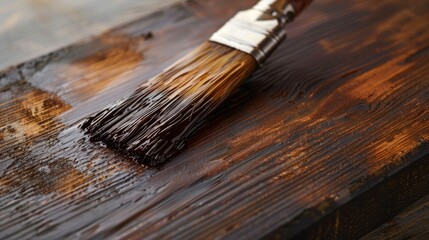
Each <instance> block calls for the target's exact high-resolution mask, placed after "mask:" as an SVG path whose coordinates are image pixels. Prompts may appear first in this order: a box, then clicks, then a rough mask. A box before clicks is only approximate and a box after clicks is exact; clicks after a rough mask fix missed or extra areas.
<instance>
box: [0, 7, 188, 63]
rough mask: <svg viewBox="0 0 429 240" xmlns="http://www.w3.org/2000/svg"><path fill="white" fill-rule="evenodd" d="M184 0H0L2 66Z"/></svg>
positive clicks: (19, 61)
mask: <svg viewBox="0 0 429 240" xmlns="http://www.w3.org/2000/svg"><path fill="white" fill-rule="evenodd" d="M181 1H183V0H162V1H160V0H108V1H105V0H0V69H4V68H5V67H8V66H11V65H15V64H18V63H21V62H24V61H26V60H29V59H32V58H34V57H37V56H40V55H42V54H46V53H48V52H51V51H53V50H55V49H58V48H61V47H64V46H66V45H68V44H70V43H73V42H75V41H76V40H80V39H82V38H86V37H89V36H93V35H96V34H99V33H100V32H103V31H106V30H108V29H110V28H112V27H113V26H117V25H120V24H124V23H126V22H129V21H132V20H133V19H137V18H140V17H143V16H145V15H148V14H150V13H153V12H155V11H158V10H160V9H162V8H165V7H167V6H169V5H172V4H175V3H178V2H181Z"/></svg>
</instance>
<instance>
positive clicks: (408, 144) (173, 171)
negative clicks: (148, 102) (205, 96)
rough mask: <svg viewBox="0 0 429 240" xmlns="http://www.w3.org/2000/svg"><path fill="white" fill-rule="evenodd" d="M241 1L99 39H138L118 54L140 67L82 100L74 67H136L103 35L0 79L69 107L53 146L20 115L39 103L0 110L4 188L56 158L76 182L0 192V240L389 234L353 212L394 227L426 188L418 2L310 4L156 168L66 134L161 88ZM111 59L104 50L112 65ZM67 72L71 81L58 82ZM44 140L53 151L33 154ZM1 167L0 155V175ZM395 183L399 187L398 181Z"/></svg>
mask: <svg viewBox="0 0 429 240" xmlns="http://www.w3.org/2000/svg"><path fill="white" fill-rule="evenodd" d="M253 3H254V1H250V0H249V1H234V2H231V1H226V0H225V1H223V0H222V1H199V0H198V1H193V3H191V4H190V5H180V6H176V7H174V8H171V9H167V10H165V11H164V12H163V14H156V15H153V16H150V17H147V18H145V19H141V20H139V21H137V22H135V23H130V24H129V25H125V26H122V27H120V28H119V29H117V30H114V31H112V32H110V33H109V34H111V35H113V36H116V35H119V36H123V37H124V39H129V38H133V37H138V36H141V35H144V34H145V33H147V32H149V31H150V32H153V36H154V37H153V38H152V39H147V40H144V41H141V42H140V43H137V44H134V45H133V44H130V45H131V46H138V48H137V49H139V50H138V51H137V52H139V53H144V58H143V59H142V61H140V62H139V63H138V64H137V65H133V64H135V63H132V64H130V65H127V64H125V65H118V66H119V67H121V66H122V67H123V68H122V67H121V68H122V69H124V70H125V71H126V72H127V74H118V75H116V73H115V71H111V70H107V69H106V71H111V72H110V73H109V74H112V75H116V77H117V78H116V79H115V80H112V81H110V80H109V81H108V82H106V84H104V83H103V79H98V80H96V81H94V83H93V84H96V83H97V82H99V81H100V84H101V85H103V87H102V88H100V91H95V92H94V93H93V94H92V93H91V91H88V92H87V93H86V94H85V95H79V92H80V91H82V90H83V89H84V88H83V86H85V79H92V78H91V76H88V75H90V74H91V71H92V70H94V71H97V72H99V73H100V74H101V71H102V70H101V69H100V70H98V69H97V68H92V70H91V71H88V70H89V68H86V67H84V66H82V64H80V63H78V64H76V63H77V62H79V59H86V60H84V61H83V62H86V61H88V59H97V60H94V61H92V60H90V61H89V63H90V64H91V65H93V64H97V63H100V62H101V63H106V65H105V68H108V66H109V64H107V62H108V60H105V58H104V57H107V56H112V57H115V56H130V57H131V58H132V59H134V58H133V57H132V56H134V53H131V52H128V51H129V49H128V50H127V48H125V47H124V48H123V47H120V46H122V45H121V43H120V42H121V40H115V37H112V38H113V40H109V41H110V42H109V43H106V44H103V43H102V42H103V41H102V40H100V39H99V38H103V36H99V37H98V38H96V39H92V40H88V41H86V42H83V43H78V44H76V45H73V46H71V47H70V48H68V50H67V51H62V52H61V51H60V53H61V54H63V55H61V54H57V55H55V54H54V55H51V56H52V57H50V58H41V59H40V65H39V67H37V68H36V67H28V68H26V67H24V66H35V65H36V64H34V62H33V65H28V64H29V63H27V65H25V64H24V65H22V66H20V67H17V68H15V69H11V70H10V71H9V72H7V73H5V74H4V75H3V78H2V81H3V80H4V81H3V82H9V83H10V82H13V81H15V80H16V79H20V80H24V81H26V82H29V83H31V84H32V86H34V87H37V88H39V89H42V90H43V91H44V92H45V95H43V94H42V96H46V92H51V93H55V94H56V95H57V96H58V97H59V98H60V99H62V102H66V103H67V105H68V106H69V107H68V108H69V110H68V111H67V112H63V113H60V115H59V116H57V117H56V118H55V119H56V121H57V122H58V123H59V124H60V125H62V127H61V129H60V131H58V132H57V131H56V130H55V128H52V127H45V126H49V123H48V124H47V125H44V123H43V121H45V120H46V119H50V118H51V117H47V118H46V117H43V116H40V115H38V114H35V116H34V117H30V116H28V115H32V114H33V113H39V112H40V109H42V108H43V106H44V105H46V106H50V105H52V104H50V103H48V102H47V103H46V104H44V103H43V101H35V102H37V104H36V106H34V107H32V108H30V110H25V112H22V108H21V107H14V106H18V105H14V104H12V102H9V103H6V104H5V105H2V109H6V108H9V107H10V108H9V110H8V111H7V112H5V110H1V111H2V113H3V114H2V115H0V126H1V127H3V126H5V124H4V123H13V122H17V123H20V124H22V123H21V122H20V121H23V122H24V125H25V126H27V128H18V127H17V126H18V125H16V126H14V125H11V127H12V128H14V129H16V132H15V133H13V134H12V135H10V133H9V130H8V129H7V128H2V129H3V130H2V138H3V139H5V136H6V139H7V140H6V143H3V141H2V142H1V146H2V147H1V150H2V153H4V152H9V153H10V152H13V150H12V149H13V148H15V147H16V148H25V149H26V151H27V152H24V151H23V150H21V151H17V152H21V153H22V154H20V155H19V156H18V155H17V156H15V157H14V155H13V154H12V155H11V156H12V157H14V159H20V160H19V161H21V165H17V166H20V168H18V169H17V168H10V169H8V174H9V176H12V175H13V174H17V173H22V172H19V169H26V167H28V168H29V169H31V166H33V163H36V162H38V163H40V164H42V163H43V164H45V165H46V164H50V163H52V162H55V161H57V160H58V159H66V160H62V161H67V164H70V165H72V166H73V167H74V168H75V169H77V171H79V172H81V173H82V174H84V175H85V176H86V177H83V179H86V181H85V182H79V181H76V184H74V185H72V187H71V188H70V190H67V191H66V193H64V192H60V191H59V190H58V192H55V191H53V192H51V193H48V194H44V193H37V192H36V191H32V190H31V189H32V188H25V189H27V190H28V191H26V190H24V191H21V190H20V188H19V187H16V189H15V192H9V191H6V192H4V194H2V195H1V196H0V197H1V199H2V200H3V202H5V203H7V205H4V206H2V207H1V208H0V209H1V210H0V216H1V217H0V219H1V220H0V232H1V234H2V236H7V237H14V238H31V237H34V236H35V235H37V234H39V237H41V238H62V237H65V236H69V237H75V238H79V237H82V238H90V237H99V238H103V237H110V238H115V237H118V238H119V237H123V238H142V237H144V238H149V239H150V238H152V239H153V238H171V237H175V238H185V237H186V238H193V237H194V238H197V237H200V238H211V237H219V238H221V237H229V238H233V239H235V238H239V237H240V238H246V237H249V238H250V237H252V238H259V237H262V236H264V235H266V234H268V233H271V232H272V231H274V230H275V229H277V230H279V229H280V228H278V227H280V226H287V231H285V232H281V233H283V235H282V237H292V236H294V235H296V234H299V233H302V232H303V231H304V229H307V227H312V229H313V230H314V229H316V231H315V232H316V233H317V230H318V229H326V230H327V231H328V230H329V232H325V233H323V234H327V235H326V236H332V235H334V236H335V237H338V236H347V235H346V234H352V235H350V236H355V237H357V236H361V235H363V234H365V233H366V232H367V231H369V229H371V228H373V227H376V225H377V224H379V223H380V222H381V221H384V220H386V219H385V218H376V217H374V218H371V219H366V217H365V216H366V215H365V214H370V213H372V212H374V213H377V212H381V213H383V212H389V214H387V215H385V216H392V213H393V212H394V211H393V210H392V209H396V210H399V209H400V208H403V207H404V206H405V205H407V204H408V202H407V200H410V199H413V198H414V197H416V196H417V195H416V194H415V193H416V192H420V193H421V194H424V193H425V192H427V189H426V188H425V187H426V186H425V185H424V184H425V183H426V182H427V181H421V179H425V176H427V174H425V173H427V171H424V170H425V169H426V168H425V167H427V164H426V165H425V163H426V162H427V161H425V158H423V156H425V155H427V154H428V148H427V142H428V140H429V129H428V127H429V126H428V125H427V122H428V121H429V109H428V107H427V106H428V105H429V104H428V102H429V98H428V97H429V95H428V94H427V89H429V86H428V84H429V82H428V81H427V76H428V75H429V72H428V68H427V56H428V54H427V53H428V52H427V51H426V50H425V49H426V48H427V42H428V40H429V35H428V34H427V31H425V29H427V28H428V23H429V21H428V19H427V18H428V16H429V15H428V14H427V11H428V8H427V2H426V1H424V0H416V1H413V4H409V3H408V2H404V1H398V0H388V1H377V2H374V1H369V0H367V1H361V0H359V1H358V0H355V1H339V0H334V1H323V0H321V1H316V2H315V3H314V5H312V6H311V7H310V8H309V9H308V11H306V12H304V13H303V15H302V16H301V17H300V18H299V19H297V20H296V22H295V23H293V24H292V25H290V26H289V28H288V33H289V38H288V40H287V41H286V42H285V43H284V44H283V45H281V46H280V47H279V48H278V49H277V51H276V52H275V53H274V54H273V55H272V56H271V58H270V59H269V60H268V61H267V62H266V64H265V65H264V66H263V67H262V68H261V69H259V70H258V71H257V72H255V74H254V75H253V76H252V77H251V78H250V79H249V80H248V81H247V82H246V83H244V85H243V86H242V87H241V88H240V89H239V90H238V91H237V93H236V94H234V95H233V96H232V98H230V99H229V100H227V102H226V103H224V104H223V106H222V109H221V111H218V112H216V114H214V115H212V116H211V120H210V123H209V124H208V125H207V127H206V128H204V129H203V130H202V131H201V132H200V133H198V134H197V135H196V136H195V137H194V138H193V139H192V140H191V144H190V146H189V147H188V148H187V149H186V150H185V151H184V152H183V153H181V154H179V155H178V156H177V157H175V158H173V159H172V161H170V162H168V163H167V164H165V165H164V166H162V167H161V168H160V169H153V168H145V167H142V166H140V165H136V164H133V163H132V162H130V161H129V159H127V158H125V157H124V156H122V155H120V154H117V153H114V152H111V151H109V150H108V149H105V148H102V147H99V146H97V145H95V144H91V143H90V142H88V141H87V139H85V137H84V135H83V134H82V133H81V132H80V131H79V130H78V129H77V128H76V123H78V122H79V121H80V120H81V119H83V118H84V117H86V116H87V115H89V114H90V113H93V112H96V111H97V110H99V109H101V108H102V107H104V106H106V104H107V103H110V102H112V101H115V100H116V99H118V98H120V97H122V96H125V95H126V94H128V93H130V92H132V91H133V90H135V89H136V88H137V87H138V86H140V85H141V84H143V83H144V82H145V81H146V79H150V78H151V77H153V76H155V75H157V74H159V73H160V72H161V70H163V69H164V68H165V67H167V66H168V65H170V64H172V63H173V62H174V61H176V60H177V59H179V58H180V57H182V56H184V55H185V54H186V53H188V52H189V51H190V49H192V48H193V47H194V46H197V45H198V44H200V43H202V42H203V41H205V40H206V39H207V37H209V36H210V34H211V33H212V32H213V31H214V30H215V29H216V28H217V27H219V26H220V25H221V24H222V23H223V22H224V21H226V20H227V18H228V17H230V16H231V15H232V14H234V13H235V12H236V11H238V10H240V9H243V8H245V7H248V6H251V5H252V4H253ZM120 38H121V37H120ZM125 41H127V40H124V45H127V44H126V43H125ZM137 42H138V41H137ZM172 43H174V44H172ZM116 44H118V45H116ZM111 46H116V47H111ZM109 48H111V49H116V50H115V51H114V52H113V53H111V55H109V51H110V50H108V49H109ZM116 51H119V52H123V53H119V52H116ZM130 51H136V50H135V49H134V48H132V49H131V50H130ZM91 56H99V57H97V58H91ZM100 56H101V57H100ZM135 59H137V58H135ZM135 59H134V60H132V61H130V62H133V61H135ZM35 62H36V63H37V61H35ZM81 63H82V62H81ZM129 66H135V67H132V68H129ZM73 67H75V69H76V68H77V69H83V70H84V71H80V73H82V74H84V75H72V74H62V73H70V71H72V68H73ZM25 69H30V70H29V71H28V72H26V70H25ZM78 72H79V71H78ZM16 76H18V77H19V78H18V77H16ZM105 76H106V78H107V77H108V76H107V75H105ZM15 77H16V78H15ZM14 79H15V80H14ZM12 80H13V81H12ZM115 82H118V83H120V84H115ZM93 84H92V83H91V86H92V85H93ZM70 86H73V88H71V87H70ZM16 88H17V87H16V86H10V85H9V87H8V90H5V91H1V94H0V102H1V103H3V102H6V101H8V100H6V99H8V98H10V99H13V98H14V96H16V97H19V96H24V95H25V94H27V93H29V92H31V91H30V90H31V89H30V90H28V91H24V92H20V91H17V89H16ZM48 95H50V94H48ZM73 96H76V97H73ZM43 98H45V97H43ZM34 99H37V98H34ZM30 103H31V102H30ZM30 103H28V104H30ZM54 105H55V104H54ZM6 113H7V114H6ZM58 113H59V112H58ZM53 115H55V114H51V115H50V116H53ZM21 118H22V119H27V120H21ZM27 121H28V124H27ZM34 121H36V122H37V123H36V124H34V123H35V122H34ZM39 121H42V122H39ZM48 122H49V121H48ZM28 126H30V127H28ZM53 126H57V125H55V124H54V125H53ZM22 129H30V130H31V131H30V130H29V131H21V130H22ZM5 133H6V135H5ZM34 133H36V134H34ZM19 134H22V135H24V134H29V135H31V134H33V135H31V136H34V137H35V139H37V140H32V138H25V141H24V142H20V140H19V139H23V138H20V137H18V136H21V135H19ZM48 135H49V136H52V138H51V140H50V141H51V144H50V145H49V144H45V141H48V139H50V138H49V137H48ZM11 136H12V137H11ZM23 144H24V145H23ZM46 146H49V147H46ZM42 150H45V152H43V151H42ZM30 153H31V154H30ZM10 159H11V158H10V156H9V155H6V154H2V155H1V163H2V165H1V167H2V169H4V166H7V165H8V164H6V163H9V164H10ZM3 164H5V165H3ZM43 164H42V166H45V165H43ZM67 166H68V165H67ZM407 166H415V167H411V168H408V167H407ZM52 168H53V169H60V167H57V168H55V167H52ZM65 168H66V169H69V171H71V172H75V173H76V174H75V175H74V176H76V177H77V178H79V174H77V172H76V171H74V170H72V169H71V168H69V167H65ZM402 170H403V172H404V173H405V174H398V173H399V172H401V171H402ZM10 174H12V175H10ZM386 176H388V177H387V178H386ZM401 176H402V177H401ZM70 179H74V177H70ZM389 179H390V180H389ZM413 179H420V180H416V181H418V184H417V183H416V182H414V180H413ZM391 180H392V181H391ZM0 182H1V184H5V182H4V180H1V181H0ZM383 189H384V190H383ZM395 189H401V190H400V191H395ZM381 190H383V194H381V195H380V194H379V191H381ZM23 196H25V197H23ZM365 196H366V197H365ZM387 197H391V198H389V199H387ZM386 200H389V201H386ZM29 202H31V204H29ZM359 202H361V203H369V204H365V205H360V204H359ZM371 203H377V204H371ZM387 203H394V204H397V205H389V204H387ZM353 209H354V210H353ZM351 210H353V211H355V212H357V213H362V214H363V215H359V216H361V217H359V218H355V219H352V220H354V221H357V222H354V223H355V224H352V225H353V226H361V227H359V228H349V227H347V226H348V224H349V223H351V222H353V221H350V214H352V213H353V214H354V213H355V212H351ZM396 210H395V211H396ZM307 212H309V213H308V214H306V213H307ZM368 216H370V215H368ZM325 217H326V218H325ZM323 219H325V220H326V221H325V220H323ZM319 220H320V221H319ZM255 226H258V227H255ZM313 227H314V228H313ZM309 233H314V232H313V231H309ZM336 233H338V235H337V234H336Z"/></svg>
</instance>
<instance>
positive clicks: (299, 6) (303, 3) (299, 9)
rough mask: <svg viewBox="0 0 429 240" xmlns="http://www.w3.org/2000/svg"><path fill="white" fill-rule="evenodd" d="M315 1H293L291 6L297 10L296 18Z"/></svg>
mask: <svg viewBox="0 0 429 240" xmlns="http://www.w3.org/2000/svg"><path fill="white" fill-rule="evenodd" d="M311 2H313V0H291V4H292V5H293V7H294V9H295V17H297V16H298V15H299V14H301V12H302V11H303V10H304V9H305V8H306V7H308V5H310V3H311Z"/></svg>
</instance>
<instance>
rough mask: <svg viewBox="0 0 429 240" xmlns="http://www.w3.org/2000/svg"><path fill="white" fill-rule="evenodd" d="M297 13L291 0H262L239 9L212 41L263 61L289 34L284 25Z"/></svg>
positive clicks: (260, 61) (211, 38)
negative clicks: (246, 7) (248, 7)
mask: <svg viewBox="0 0 429 240" xmlns="http://www.w3.org/2000/svg"><path fill="white" fill-rule="evenodd" d="M293 16H294V9H293V7H292V5H291V4H290V3H289V0H261V1H259V2H258V3H257V4H256V5H255V6H253V8H251V9H249V10H245V11H240V12H238V13H237V14H236V15H235V16H234V17H233V18H231V19H230V20H229V21H228V22H227V23H225V25H224V26H223V27H222V28H220V29H219V30H218V31H217V32H215V33H214V34H213V35H212V36H211V37H210V41H212V42H217V43H220V44H223V45H226V46H229V47H232V48H235V49H237V50H240V51H243V52H246V53H248V54H250V55H252V56H253V57H254V58H255V59H256V61H257V62H258V63H262V62H263V61H264V60H265V59H266V58H267V57H268V56H269V55H270V53H271V52H272V51H273V50H274V49H275V48H276V47H277V46H278V45H279V44H280V42H281V41H282V40H283V39H284V38H285V37H286V30H285V29H284V26H285V25H286V23H288V22H289V21H291V20H292V19H293Z"/></svg>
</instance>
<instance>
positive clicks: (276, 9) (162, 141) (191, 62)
mask: <svg viewBox="0 0 429 240" xmlns="http://www.w3.org/2000/svg"><path fill="white" fill-rule="evenodd" d="M310 2H311V0H261V1H259V2H258V3H257V4H256V5H255V6H254V7H253V8H251V9H248V10H245V11H240V12H238V13H237V14H236V15H235V16H234V17H233V18H231V19H230V20H229V21H228V22H227V23H226V24H225V25H224V26H223V27H222V28H220V29H219V30H218V31H217V32H215V33H214V34H213V35H212V36H211V37H210V39H209V41H207V42H204V43H203V44H202V45H200V46H199V47H197V48H196V49H195V50H193V51H192V52H190V53H189V54H187V55H186V56H185V57H183V58H182V59H180V60H178V61H177V62H176V63H174V64H173V65H172V66H170V67H169V68H167V69H166V70H164V71H163V72H162V73H160V74H159V75H158V76H156V77H154V78H152V79H151V80H149V81H148V82H147V83H145V84H143V85H142V86H140V87H139V88H138V89H137V90H136V91H135V92H134V93H132V94H131V95H130V96H129V97H126V98H123V99H121V100H119V101H117V102H116V103H114V104H113V105H111V106H108V107H107V108H105V109H103V110H101V111H99V112H98V113H95V114H93V115H92V116H90V117H88V118H86V119H85V120H84V121H83V123H82V125H81V128H82V129H84V131H85V132H86V133H88V134H89V135H90V139H91V140H93V141H101V142H103V143H104V144H106V145H107V146H109V147H112V148H115V149H116V150H119V151H120V152H123V153H125V154H127V155H129V156H131V157H133V158H134V159H137V160H139V161H141V162H143V163H149V164H150V165H156V164H159V163H161V162H164V161H165V160H167V159H169V158H171V157H172V156H173V155H174V154H176V153H177V152H179V151H180V150H181V149H183V148H184V146H185V145H186V142H187V139H188V138H189V137H190V136H191V135H192V134H193V133H195V132H196V131H197V130H199V129H200V128H201V126H202V125H203V124H204V122H205V121H206V118H207V116H208V115H209V114H210V113H211V112H213V111H214V110H215V109H216V108H217V107H218V106H219V105H220V104H221V103H222V102H224V100H225V99H226V98H227V97H228V96H230V95H231V94H232V93H233V92H234V91H235V90H236V89H237V88H238V87H239V86H240V84H241V83H242V82H243V81H244V80H245V79H246V78H247V77H249V76H250V75H251V74H252V72H253V71H255V69H256V68H257V67H258V65H260V64H261V63H262V62H264V60H265V59H266V58H267V57H268V56H269V55H270V53H271V52H272V51H273V50H274V49H275V48H276V47H277V46H278V45H279V44H280V42H281V41H282V40H283V39H284V38H285V36H286V31H285V29H284V26H285V25H286V24H287V23H288V22H291V21H292V20H293V19H294V18H295V17H296V16H297V15H298V14H300V13H301V12H302V11H303V10H304V8H305V7H306V6H308V5H309V4H310Z"/></svg>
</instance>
